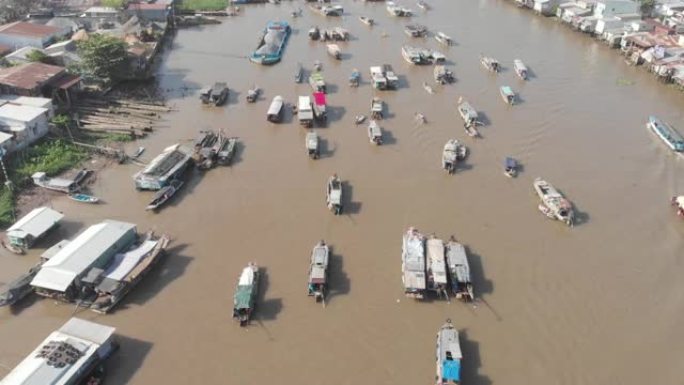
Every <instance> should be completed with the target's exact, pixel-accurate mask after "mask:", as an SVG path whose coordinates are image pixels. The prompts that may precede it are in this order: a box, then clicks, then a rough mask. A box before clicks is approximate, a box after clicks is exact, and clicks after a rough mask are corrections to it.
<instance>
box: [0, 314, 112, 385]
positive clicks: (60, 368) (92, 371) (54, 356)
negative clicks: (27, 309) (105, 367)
mask: <svg viewBox="0 0 684 385" xmlns="http://www.w3.org/2000/svg"><path fill="white" fill-rule="evenodd" d="M115 331H116V329H115V328H113V327H111V326H105V325H100V324H97V323H94V322H91V321H86V320H83V319H80V318H72V319H70V320H69V321H67V322H66V323H65V324H64V325H62V327H61V328H59V329H58V330H57V331H54V332H52V333H51V334H50V335H49V336H48V337H47V338H46V339H45V340H43V342H41V343H40V344H39V345H38V347H36V348H35V349H34V350H33V351H32V352H31V353H30V354H29V355H28V356H26V358H24V360H23V361H21V362H20V363H19V365H17V366H16V367H15V368H14V369H12V371H11V372H10V373H9V374H8V375H7V376H5V378H3V379H2V380H1V381H0V384H1V385H33V384H36V385H38V384H40V385H71V384H86V383H87V384H94V383H96V382H93V380H94V379H96V378H99V377H100V376H101V375H102V363H103V362H104V361H105V360H106V359H107V358H108V357H109V356H110V355H111V354H112V353H113V352H114V351H115V350H116V348H117V342H116V340H115V337H114V332H115ZM97 383H99V382H97Z"/></svg>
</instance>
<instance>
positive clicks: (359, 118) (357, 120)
mask: <svg viewBox="0 0 684 385" xmlns="http://www.w3.org/2000/svg"><path fill="white" fill-rule="evenodd" d="M365 120H366V115H356V116H355V117H354V124H356V125H357V126H358V125H359V124H361V123H363V122H364V121H365Z"/></svg>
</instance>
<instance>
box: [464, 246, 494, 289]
mask: <svg viewBox="0 0 684 385" xmlns="http://www.w3.org/2000/svg"><path fill="white" fill-rule="evenodd" d="M465 249H466V254H467V255H468V265H469V266H470V276H471V279H472V280H473V291H474V292H475V298H481V297H482V296H483V295H485V294H492V292H494V282H492V280H490V279H487V277H486V276H485V273H484V266H483V265H482V256H480V254H478V253H477V252H476V251H473V249H472V248H471V247H469V246H465Z"/></svg>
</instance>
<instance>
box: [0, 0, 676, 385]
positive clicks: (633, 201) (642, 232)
mask: <svg viewBox="0 0 684 385" xmlns="http://www.w3.org/2000/svg"><path fill="white" fill-rule="evenodd" d="M430 3H431V4H432V6H433V8H432V10H430V11H427V12H422V11H419V10H418V9H417V7H416V6H415V4H413V3H405V5H408V6H410V7H412V8H414V10H416V11H418V12H417V16H416V17H414V18H412V19H410V20H409V19H400V18H392V17H390V16H389V15H388V14H387V12H386V10H385V5H384V4H383V3H364V2H361V1H345V2H343V4H344V6H345V15H344V16H343V17H341V18H327V19H326V18H324V17H322V16H319V15H317V14H314V13H312V12H310V11H309V10H308V9H307V8H306V6H305V4H304V3H303V2H301V3H300V2H297V3H294V2H293V3H284V4H282V5H280V6H275V5H254V6H246V7H244V9H243V14H242V15H241V16H239V17H234V18H226V19H224V21H223V24H221V25H216V26H206V27H202V28H192V29H186V30H181V31H179V32H178V34H177V35H176V36H175V38H174V40H173V42H172V43H170V45H169V48H170V49H166V51H165V53H164V54H163V57H162V60H163V61H162V63H161V66H160V73H159V82H160V85H161V87H162V88H163V89H165V90H166V94H167V97H168V99H169V103H170V104H171V105H173V106H174V107H175V109H176V110H175V111H174V112H172V113H170V114H168V115H166V117H165V119H164V120H163V121H161V122H160V125H159V127H158V128H157V129H156V132H155V133H154V134H153V135H150V136H149V137H148V138H146V139H144V140H141V141H140V142H138V143H132V144H130V147H129V150H130V151H131V152H132V151H133V150H134V149H135V148H137V146H139V145H142V146H145V147H146V148H147V150H146V152H145V154H144V155H143V158H144V159H146V160H149V159H151V158H152V157H153V156H154V155H156V154H157V153H159V151H160V150H161V149H162V148H164V147H166V146H168V145H171V144H174V143H177V142H183V143H188V144H189V143H190V141H191V140H192V139H193V138H194V137H195V136H196V134H197V133H198V131H200V130H204V129H220V128H222V129H224V130H225V132H227V133H229V134H231V135H235V136H238V137H240V140H241V144H242V145H241V147H240V150H239V152H238V154H237V160H236V162H235V164H234V165H233V166H232V167H224V168H216V169H213V170H211V171H209V172H207V173H205V174H201V173H200V172H198V171H194V170H193V171H192V172H191V173H190V175H189V179H188V182H187V183H186V186H185V187H184V189H183V191H182V193H180V195H179V196H176V197H174V199H173V201H172V202H171V203H170V205H169V206H167V207H166V208H165V209H164V210H162V211H161V212H160V213H158V214H154V213H151V212H146V211H145V210H144V207H145V205H146V203H147V202H148V200H149V199H150V197H151V195H152V193H149V192H137V191H136V190H135V189H134V185H133V180H132V178H131V176H132V175H133V174H134V173H135V172H136V171H137V170H139V169H140V167H139V166H136V165H133V164H128V165H121V166H119V165H116V166H113V167H110V168H108V169H106V170H105V171H103V172H101V173H99V175H98V177H97V182H96V183H95V184H94V186H93V187H92V192H93V193H94V194H95V195H97V196H99V197H101V198H102V199H103V200H104V202H105V204H100V205H92V206H89V205H82V204H79V203H76V202H73V201H70V200H68V199H66V198H65V197H60V196H55V198H54V199H53V200H52V201H51V205H52V206H53V207H54V208H56V209H58V210H60V211H63V212H64V213H65V214H66V218H65V223H64V225H63V226H62V227H61V228H60V229H59V230H58V231H57V232H56V233H54V234H52V235H51V236H50V237H49V238H47V239H46V240H45V241H43V242H41V243H39V245H38V248H36V249H34V250H32V251H31V253H30V254H29V255H28V256H23V257H18V256H15V255H11V254H8V253H6V252H4V251H2V254H1V255H0V261H1V263H2V268H1V269H0V282H8V281H9V280H11V279H12V277H14V276H16V275H17V274H18V273H19V272H20V271H22V270H24V269H26V268H27V267H28V266H29V265H31V264H33V263H35V261H36V260H37V256H38V255H39V254H40V252H42V250H43V249H45V248H46V247H48V246H50V245H51V243H54V242H56V241H58V240H59V239H62V238H73V237H74V236H75V235H76V234H77V233H78V232H80V231H82V230H83V229H84V228H85V227H86V226H89V225H91V224H94V223H97V222H99V221H100V220H102V219H106V218H112V219H119V220H125V221H130V222H133V223H136V224H137V225H138V228H139V231H144V230H146V229H148V228H154V229H156V230H158V231H161V232H167V233H169V234H171V235H172V237H173V244H172V247H171V250H170V253H169V255H168V257H167V258H166V259H165V260H164V261H163V262H162V264H160V265H159V266H157V267H156V268H155V270H154V271H153V272H152V273H151V274H150V275H149V276H148V277H147V278H146V279H145V280H144V281H143V282H142V283H141V284H140V285H139V286H138V287H137V288H136V289H135V291H133V292H132V293H131V294H130V295H129V296H128V297H127V298H126V299H125V301H124V302H123V303H122V304H121V306H119V307H118V309H117V310H116V311H115V312H114V313H113V314H110V315H104V316H103V315H96V314H95V313H91V312H88V311H79V310H76V309H75V308H74V306H72V305H65V304H58V303H55V302H53V301H51V300H46V299H38V298H32V299H29V300H28V301H26V302H25V303H24V304H22V305H21V306H19V307H18V308H16V309H13V310H11V311H10V310H9V309H2V310H0V341H2V343H0V377H1V376H4V375H5V374H6V373H7V372H8V371H9V369H11V368H12V367H14V366H15V365H16V364H17V363H18V362H19V361H20V360H21V359H22V358H23V357H24V356H25V355H26V354H28V353H29V352H30V351H31V350H32V349H33V348H34V347H35V346H36V345H37V344H38V343H39V342H40V341H42V339H43V338H45V337H46V336H47V334H48V333H49V332H51V331H52V330H54V329H56V328H58V327H59V326H61V325H62V324H63V323H64V322H65V321H66V320H67V319H68V318H69V317H71V316H72V315H74V314H76V315H77V316H79V317H83V318H86V319H90V320H94V321H97V322H101V323H103V324H107V325H112V326H115V327H116V328H117V329H118V333H119V334H120V335H121V336H122V337H121V340H122V344H121V350H120V351H119V352H118V353H117V354H116V355H115V356H114V358H113V359H112V360H111V361H110V364H109V365H108V374H107V381H106V382H107V383H108V384H111V385H122V384H200V383H202V384H217V385H218V384H269V383H282V384H320V383H323V382H327V383H332V384H341V385H345V384H349V385H352V384H361V383H366V384H369V383H370V384H378V385H379V384H392V385H396V384H406V385H417V384H429V383H431V382H433V381H434V373H435V357H434V349H435V334H436V332H437V330H438V328H439V327H440V326H441V325H442V323H443V322H444V320H445V319H446V318H451V319H452V320H453V322H454V324H455V325H456V326H457V327H458V328H459V329H460V330H461V331H462V336H461V345H462V349H463V353H464V359H463V370H462V375H463V383H464V384H470V385H473V384H477V385H488V384H540V385H541V384H559V385H583V384H586V385H594V384H620V385H629V384H635V385H641V384H647V383H658V384H677V383H681V381H682V380H681V367H682V356H683V355H684V333H683V332H682V329H681V319H682V318H683V317H684V291H682V289H681V285H682V284H681V276H682V269H683V268H684V259H683V258H682V245H683V242H682V240H683V239H684V224H683V223H682V222H681V220H680V219H679V218H677V217H676V215H675V214H674V212H673V210H671V208H670V207H669V198H670V196H672V195H674V194H677V193H681V192H682V191H684V181H683V180H682V178H680V177H679V176H678V175H681V174H682V171H683V170H684V163H683V162H684V161H683V160H682V159H681V158H679V157H677V156H675V155H674V154H673V153H672V152H670V151H669V150H668V149H666V148H665V146H664V145H663V144H662V143H661V142H660V141H659V140H658V139H657V138H655V136H653V135H652V134H651V133H650V132H649V131H647V129H646V128H645V121H646V119H647V116H648V115H650V114H655V115H657V116H659V117H661V118H662V119H663V120H665V121H668V122H671V123H672V124H673V125H675V126H679V128H680V129H684V113H683V112H682V111H683V110H682V108H681V106H682V103H683V102H684V97H683V96H682V95H681V94H680V93H679V92H677V91H675V90H673V89H670V88H667V87H665V86H663V85H661V84H659V83H658V82H656V81H655V80H654V79H652V78H651V76H650V75H649V74H647V73H646V72H645V71H643V70H642V69H637V68H633V67H629V66H628V65H626V64H625V63H624V61H623V58H622V57H621V56H619V55H618V54H617V53H616V52H615V51H612V50H610V49H608V48H607V47H606V46H604V45H603V44H601V43H599V42H596V41H594V40H592V39H590V38H588V37H586V36H583V35H581V34H579V33H575V32H572V31H571V30H570V29H568V28H566V27H565V26H563V25H561V24H559V23H558V22H556V21H554V20H553V19H546V18H541V17H537V16H535V15H534V14H532V13H531V12H527V11H523V10H520V9H518V8H516V7H515V6H514V5H513V4H511V3H509V2H504V1H491V0H490V1H484V0H482V1H464V0H432V1H430ZM297 7H301V8H303V10H304V12H303V17H301V18H296V19H293V18H291V17H290V12H291V11H293V10H294V9H296V8H297ZM359 15H367V16H370V17H373V18H374V19H375V20H376V22H377V25H376V26H375V27H373V28H369V27H367V26H366V25H364V24H362V23H361V22H360V21H359V20H358V16H359ZM276 19H284V20H287V21H288V22H290V23H291V24H292V26H293V28H294V31H293V34H292V36H291V37H290V40H289V43H288V45H287V48H286V50H285V55H284V58H283V61H282V62H281V63H279V64H277V65H275V66H270V67H269V66H260V65H256V64H252V63H250V62H249V61H248V60H246V59H245V56H246V55H248V54H249V53H251V52H252V50H253V49H254V48H255V46H256V43H257V39H258V35H259V34H260V31H261V30H262V29H263V27H264V26H265V24H266V22H267V21H269V20H276ZM408 22H414V23H420V24H424V25H426V26H428V27H429V29H430V30H431V31H432V32H436V31H443V32H446V33H447V34H448V35H450V36H452V37H453V38H454V40H455V42H456V44H455V45H453V46H451V47H449V48H445V47H444V46H440V45H439V44H438V43H437V42H436V41H435V40H434V39H433V38H432V37H428V38H426V39H410V38H408V37H407V36H406V35H405V34H404V32H403V26H404V25H405V24H407V23H408ZM313 25H318V26H320V27H333V26H343V27H344V28H347V29H349V30H350V31H351V34H352V39H351V41H349V42H347V43H340V46H341V48H342V50H343V52H344V56H343V60H342V61H339V62H337V61H334V60H333V59H332V58H330V57H329V56H327V54H326V50H325V44H324V43H320V42H311V41H309V39H308V37H307V30H308V29H309V28H310V27H311V26H313ZM431 36H432V35H431ZM406 42H412V43H415V45H419V46H424V47H431V48H435V49H439V50H440V51H442V52H444V53H445V54H446V55H447V58H448V64H449V66H450V67H451V68H452V69H453V70H454V72H455V75H456V78H457V81H456V83H454V84H453V85H449V86H444V87H442V86H435V89H436V92H435V94H433V95H430V94H428V93H427V92H425V90H424V89H423V87H422V83H423V82H424V81H428V82H432V80H431V79H432V67H431V66H425V67H416V66H411V65H409V64H407V63H406V62H404V61H403V59H402V57H401V53H400V47H401V45H402V44H405V43H406ZM480 53H482V54H486V55H490V56H493V57H495V58H498V59H499V60H500V61H501V63H502V65H503V66H504V71H502V72H501V73H500V74H498V75H492V74H489V73H486V72H485V71H484V70H483V69H482V67H481V66H480V63H479V60H478V57H479V54H480ZM516 58H520V59H522V60H523V61H525V63H526V64H527V65H528V66H529V67H530V69H531V72H532V74H533V76H532V78H531V79H530V81H528V82H522V81H520V80H519V79H517V77H516V76H515V74H514V72H513V70H512V62H513V59H516ZM315 60H321V62H322V63H323V74H324V76H325V78H326V80H327V82H328V83H329V84H330V87H329V88H330V94H329V96H328V103H329V105H330V110H331V111H330V123H329V124H328V125H327V127H317V128H316V131H317V132H318V133H319V135H320V136H321V138H322V145H323V154H322V158H321V159H319V160H316V161H312V160H310V159H309V158H308V157H307V154H306V151H305V148H304V136H305V130H304V129H302V128H300V127H299V125H298V123H297V121H296V119H295V120H293V119H292V116H291V114H290V113H289V112H288V113H287V114H286V116H285V122H284V123H282V124H278V125H274V124H270V123H267V122H266V119H265V114H266V110H267V109H268V105H269V102H270V100H271V98H273V96H275V95H282V96H283V97H284V98H285V100H286V101H287V102H293V101H295V100H296V97H297V95H309V94H310V93H311V89H310V88H309V86H308V85H307V84H306V83H303V84H295V83H294V81H293V77H294V72H295V68H296V67H297V63H298V62H301V63H302V64H303V65H304V67H305V69H307V70H310V69H311V67H312V64H313V62H314V61H315ZM383 63H389V64H392V65H393V67H394V69H395V71H396V72H397V73H398V74H399V77H400V89H399V90H398V91H386V92H377V91H374V90H373V88H372V87H371V86H370V84H369V83H368V80H369V75H368V67H369V66H370V65H379V64H383ZM353 68H358V69H359V70H360V71H361V72H362V76H363V83H362V85H361V86H360V87H359V88H357V89H353V88H350V87H348V85H347V79H348V77H349V74H350V73H351V71H352V69H353ZM214 81H226V82H227V83H228V85H229V87H230V88H231V96H230V99H229V103H228V104H227V105H226V106H224V107H222V108H206V107H203V106H201V105H200V102H199V100H198V93H199V88H200V87H202V86H204V85H207V84H211V83H213V82H214ZM254 84H256V85H258V86H259V87H261V88H262V89H263V91H264V94H263V96H262V98H261V99H260V100H259V101H258V102H257V103H256V104H247V103H246V102H245V96H246V93H247V89H249V88H251V87H252V86H253V85H254ZM501 85H510V86H511V87H512V88H513V89H514V90H516V91H517V92H519V95H520V99H521V103H520V104H519V105H516V106H514V107H508V106H507V105H505V104H504V103H503V102H502V100H501V98H500V96H499V90H498V89H499V86H501ZM376 94H377V95H380V96H381V97H382V98H383V99H384V101H385V102H386V103H387V111H386V112H387V113H388V115H389V117H388V119H386V120H384V121H382V126H383V128H384V130H385V134H386V136H385V142H386V143H385V145H383V146H380V147H375V146H373V145H371V144H369V142H368V138H367V135H366V130H365V126H355V125H354V123H353V120H354V116H355V115H357V114H359V113H364V114H367V113H368V109H369V107H370V100H371V98H372V97H373V95H376ZM459 96H464V97H466V98H467V99H468V100H469V101H470V102H471V104H473V106H474V107H475V108H476V109H478V111H480V112H481V113H482V115H483V116H484V121H485V123H486V125H485V126H484V127H481V130H480V131H481V133H482V136H483V138H482V139H481V140H477V141H473V140H471V139H470V138H468V137H467V136H466V135H465V133H464V131H463V127H462V122H461V120H460V117H459V116H458V115H457V112H456V108H455V103H456V100H457V99H458V97H459ZM415 112H422V113H423V114H425V116H426V117H427V119H428V124H425V125H418V124H415V122H414V119H413V115H414V113H415ZM449 138H458V139H460V140H463V141H464V142H465V143H466V144H467V145H468V146H469V149H470V156H469V157H468V159H467V162H466V166H464V167H463V168H462V169H461V170H460V171H459V172H457V174H456V175H453V176H449V175H446V174H445V173H444V172H443V171H442V170H441V168H440V159H441V151H442V147H443V145H444V143H445V142H446V140H447V139H449ZM505 156H513V157H515V158H517V159H518V160H519V161H520V162H521V164H522V166H523V170H522V172H521V174H520V175H519V177H518V178H515V179H510V178H506V177H505V176H504V175H503V171H502V162H503V159H504V157H505ZM332 173H338V174H339V175H340V177H341V178H342V179H343V180H344V181H345V183H346V190H345V193H346V198H345V201H346V205H345V213H344V215H342V216H339V217H336V216H333V215H332V214H331V213H330V212H329V211H328V210H327V209H326V207H325V183H326V180H327V178H328V176H329V175H331V174H332ZM537 176H542V177H544V178H546V179H547V180H548V181H550V182H551V183H553V184H554V185H555V186H556V187H558V188H559V189H560V190H561V191H562V192H563V193H564V194H566V196H567V197H568V198H569V199H571V200H572V201H573V202H574V203H575V206H576V208H577V211H578V221H577V222H578V223H577V224H576V226H575V227H574V228H572V229H570V228H568V227H566V226H564V225H563V224H561V223H560V222H553V221H550V220H548V219H546V218H545V217H544V216H543V215H542V214H541V213H540V212H539V211H538V210H537V198H536V195H535V194H534V192H533V189H532V181H533V180H534V178H535V177H537ZM408 226H416V227H418V228H419V229H420V230H421V231H422V232H424V233H426V234H430V233H435V234H436V235H438V236H440V237H442V238H444V239H446V238H448V237H449V236H450V235H454V236H455V237H456V238H457V239H458V240H459V241H460V242H462V243H464V244H465V245H467V247H468V250H469V257H470V263H471V267H472V272H473V275H474V280H475V293H476V296H477V297H479V301H478V302H476V303H475V306H473V305H465V304H462V303H460V302H457V301H453V302H452V303H446V302H445V301H441V300H434V301H423V302H416V301H413V300H409V299H406V298H404V296H403V289H402V284H401V273H400V270H401V261H400V254H401V236H402V233H403V232H404V231H405V229H406V228H407V227H408ZM319 239H325V240H326V241H328V243H330V244H331V246H332V252H333V257H332V261H331V264H332V265H331V272H332V277H331V289H332V293H331V295H330V297H329V298H328V304H327V307H326V308H322V307H321V306H320V305H317V304H315V303H314V302H313V300H312V299H311V298H310V297H307V296H306V279H307V269H308V262H309V255H310V252H311V248H312V247H313V246H314V244H315V243H316V242H317V241H318V240H319ZM248 261H256V262H258V263H259V264H260V265H261V266H263V267H264V272H265V279H264V282H263V285H262V286H261V295H260V300H259V304H258V310H257V313H256V318H255V320H254V321H253V322H252V325H251V326H250V327H248V328H239V327H237V326H236V325H235V324H234V323H233V322H232V320H231V306H232V294H233V288H234V286H235V284H236V281H237V278H238V276H239V274H240V272H241V269H242V268H243V267H244V266H245V265H246V264H247V262H248Z"/></svg>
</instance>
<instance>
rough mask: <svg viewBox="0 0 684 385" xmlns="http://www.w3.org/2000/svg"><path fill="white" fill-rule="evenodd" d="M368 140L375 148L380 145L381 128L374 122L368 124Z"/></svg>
mask: <svg viewBox="0 0 684 385" xmlns="http://www.w3.org/2000/svg"><path fill="white" fill-rule="evenodd" d="M368 139H369V140H370V142H371V143H372V144H375V145H377V146H379V145H381V144H382V128H381V127H380V125H379V124H378V122H377V121H376V120H371V121H370V124H368Z"/></svg>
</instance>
